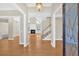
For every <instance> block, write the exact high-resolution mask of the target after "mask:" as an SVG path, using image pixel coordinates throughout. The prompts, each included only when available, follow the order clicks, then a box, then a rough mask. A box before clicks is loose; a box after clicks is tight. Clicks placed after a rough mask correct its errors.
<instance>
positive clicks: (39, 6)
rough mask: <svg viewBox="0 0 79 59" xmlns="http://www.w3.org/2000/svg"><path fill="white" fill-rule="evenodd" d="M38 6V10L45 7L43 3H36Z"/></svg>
mask: <svg viewBox="0 0 79 59" xmlns="http://www.w3.org/2000/svg"><path fill="white" fill-rule="evenodd" d="M36 8H37V10H38V11H41V10H42V8H43V4H42V3H36Z"/></svg>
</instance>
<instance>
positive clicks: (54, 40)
mask: <svg viewBox="0 0 79 59" xmlns="http://www.w3.org/2000/svg"><path fill="white" fill-rule="evenodd" d="M51 30H52V32H51V34H52V40H51V45H52V47H54V48H55V46H56V38H55V14H53V16H52V19H51Z"/></svg>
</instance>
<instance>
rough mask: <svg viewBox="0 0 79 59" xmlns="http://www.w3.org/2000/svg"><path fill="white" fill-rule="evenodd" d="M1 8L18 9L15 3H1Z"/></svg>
mask: <svg viewBox="0 0 79 59" xmlns="http://www.w3.org/2000/svg"><path fill="white" fill-rule="evenodd" d="M0 10H16V7H15V6H14V5H13V3H0Z"/></svg>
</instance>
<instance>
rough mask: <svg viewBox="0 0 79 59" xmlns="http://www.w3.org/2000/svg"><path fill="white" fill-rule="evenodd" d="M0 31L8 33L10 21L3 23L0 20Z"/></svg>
mask: <svg viewBox="0 0 79 59" xmlns="http://www.w3.org/2000/svg"><path fill="white" fill-rule="evenodd" d="M0 33H1V34H2V33H6V34H8V23H2V22H0Z"/></svg>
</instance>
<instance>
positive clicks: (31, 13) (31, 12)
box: [28, 7, 51, 33]
mask: <svg viewBox="0 0 79 59" xmlns="http://www.w3.org/2000/svg"><path fill="white" fill-rule="evenodd" d="M50 16H51V8H49V7H47V8H44V9H43V10H42V11H40V12H39V11H37V9H36V8H29V9H28V22H30V18H32V17H35V18H36V19H37V20H38V21H39V22H40V25H41V22H42V21H43V20H45V19H46V17H50ZM31 27H32V28H33V27H34V28H35V27H36V25H35V26H34V25H31ZM40 28H41V29H42V27H41V26H40ZM35 29H36V28H35ZM36 32H37V33H39V32H41V30H40V31H36Z"/></svg>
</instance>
